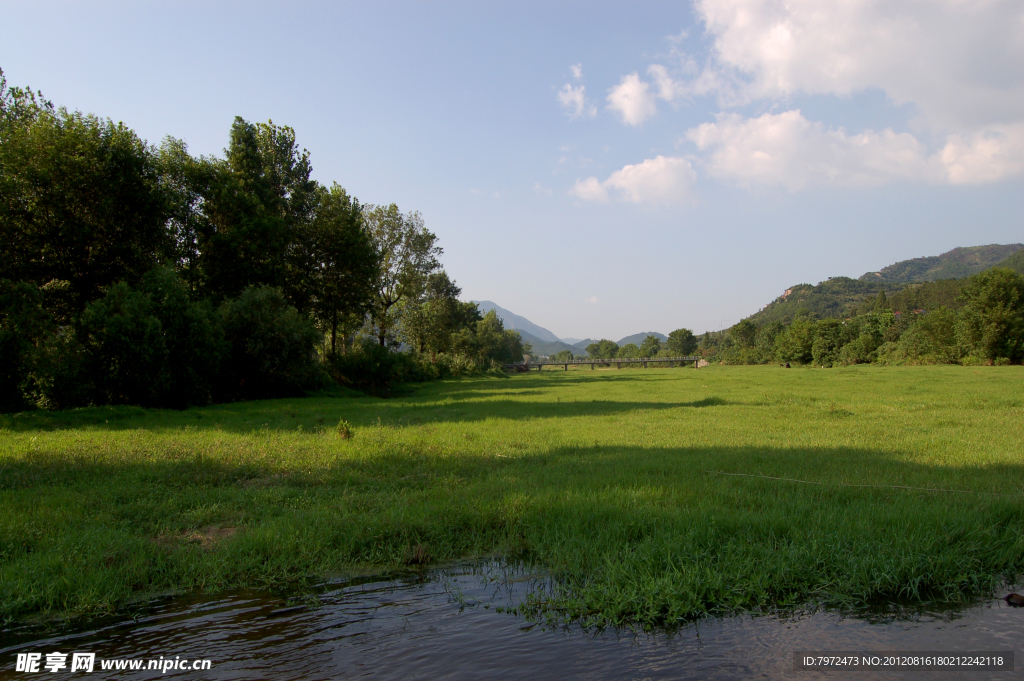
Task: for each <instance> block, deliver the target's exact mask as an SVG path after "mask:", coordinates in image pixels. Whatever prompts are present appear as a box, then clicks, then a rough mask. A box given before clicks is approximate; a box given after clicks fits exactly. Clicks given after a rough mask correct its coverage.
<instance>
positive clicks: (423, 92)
mask: <svg viewBox="0 0 1024 681" xmlns="http://www.w3.org/2000/svg"><path fill="white" fill-rule="evenodd" d="M552 5H553V6H552ZM0 16H2V17H3V23H4V32H3V38H2V40H0V67H2V68H3V69H4V71H5V73H6V75H7V77H8V81H9V82H10V83H11V84H12V85H31V86H32V87H34V88H38V89H42V90H43V92H44V94H45V95H46V96H47V97H48V98H50V99H51V100H53V101H54V102H55V103H57V104H58V105H65V106H68V107H69V108H77V109H80V110H82V111H86V112H91V113H96V114H99V115H101V116H109V117H111V118H113V119H115V120H121V121H124V122H125V123H126V124H128V125H130V126H131V127H133V128H134V129H135V130H137V131H138V132H139V134H140V135H141V136H142V137H144V138H145V139H147V140H149V141H150V142H152V143H158V142H159V141H160V139H161V138H163V137H164V136H165V135H172V136H174V137H178V138H181V139H183V140H185V141H186V142H187V143H188V145H189V148H190V149H191V151H192V152H193V153H196V154H220V153H221V150H222V149H223V147H224V146H225V145H226V144H227V132H228V128H229V126H230V124H231V121H232V119H233V117H234V116H235V115H240V116H243V117H244V118H246V119H248V120H253V121H260V120H267V119H273V120H274V122H276V123H279V124H286V125H290V126H292V127H294V128H295V130H296V133H297V136H298V139H299V142H300V144H301V145H303V146H304V147H306V148H308V149H309V150H310V152H311V156H312V161H313V166H314V175H315V177H316V178H317V179H318V180H320V181H322V182H328V183H329V182H332V181H337V182H339V183H340V184H341V185H343V186H344V187H346V189H348V190H349V191H350V193H352V194H354V195H355V196H357V197H358V198H359V199H360V200H361V201H363V202H364V203H392V202H394V203H397V204H398V205H399V207H400V208H402V209H403V210H419V211H420V212H421V213H422V214H423V216H424V219H425V221H426V224H427V226H428V227H429V228H430V229H431V230H432V231H434V232H435V233H436V234H437V235H438V236H439V237H440V243H441V245H442V246H443V247H444V249H445V255H444V257H443V262H444V264H445V266H446V269H447V270H448V271H449V273H450V274H451V275H452V276H453V277H454V278H455V279H456V281H457V282H458V283H459V284H460V285H461V286H462V287H463V292H464V296H465V297H466V298H467V299H468V298H472V299H477V300H481V299H487V300H492V301H494V302H496V303H498V304H499V305H501V306H502V307H505V308H507V309H510V310H512V311H514V312H516V313H517V314H520V315H523V316H525V317H527V318H529V319H531V320H532V321H534V322H535V323H537V324H540V325H541V326H544V327H546V328H549V329H551V330H552V331H553V332H554V333H556V334H557V335H559V336H562V337H566V336H573V337H578V338H582V337H609V338H619V337H622V336H624V335H627V334H630V333H635V332H638V331H647V330H658V331H662V332H665V333H667V332H669V331H671V330H673V329H675V328H679V327H684V326H685V327H689V328H692V329H694V330H695V331H697V332H702V331H704V330H707V329H718V328H721V327H722V326H723V325H729V324H732V323H735V322H736V321H738V320H739V319H741V318H743V317H744V316H747V315H748V314H750V313H752V312H754V311H756V310H757V309H758V308H759V307H761V306H762V305H764V304H765V303H767V302H769V301H770V300H772V299H773V298H775V297H776V296H778V295H779V294H780V293H782V291H783V290H784V289H785V288H787V287H788V286H790V285H792V284H796V283H801V282H810V283H817V282H818V281H820V280H822V279H825V278H827V277H829V276H834V275H847V276H853V277H856V276H859V275H861V274H863V273H864V272H866V271H871V270H876V269H879V268H881V267H883V266H885V265H887V264H890V263H892V262H895V261H898V260H902V259H906V258H911V257H917V256H923V255H936V254H938V253H941V252H944V251H946V250H949V249H951V248H954V247H956V246H965V245H978V244H987V243H1015V242H1021V241H1024V218H1022V217H1021V216H1022V214H1024V211H1022V209H1024V199H1022V197H1024V192H1022V190H1024V181H1022V178H1024V5H1022V4H1021V3H1020V2H1019V0H1014V1H1013V2H1006V1H1002V2H1001V1H997V0H991V1H985V2H974V3H966V2H962V1H960V0H933V1H931V2H922V1H913V2H904V1H902V0H887V1H886V2H880V1H871V0H851V1H850V2H845V3H834V4H822V3H820V2H818V1H817V0H791V1H790V2H786V3H782V2H779V1H777V0H697V2H695V3H693V4H690V3H686V2H672V3H668V2H644V3H595V2H586V3H583V2H560V3H529V2H515V3H512V2H508V3H497V2H489V3H480V2H472V3H470V2H464V3H459V2H444V3H442V2H438V3H430V4H428V3H412V2H390V3H389V2H373V3H369V2H364V3H322V4H318V3H291V4H289V5H287V6H285V5H284V3H273V4H260V3H253V2H247V3H241V2H239V3H218V2H201V3H200V2H196V3H186V2H175V3H159V2H145V3H139V2H132V3H82V2H75V3H48V2H33V3H10V2H0Z"/></svg>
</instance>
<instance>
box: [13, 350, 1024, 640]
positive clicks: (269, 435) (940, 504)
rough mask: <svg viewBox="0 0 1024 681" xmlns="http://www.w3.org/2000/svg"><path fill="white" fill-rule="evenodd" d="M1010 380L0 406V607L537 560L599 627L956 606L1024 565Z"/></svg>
mask: <svg viewBox="0 0 1024 681" xmlns="http://www.w3.org/2000/svg"><path fill="white" fill-rule="evenodd" d="M1022 386H1024V367H1019V366H1018V367H959V366H928V367H878V366H854V367H846V368H836V369H830V370H829V369H825V370H823V369H810V368H795V369H790V370H786V369H781V368H778V367H722V366H712V367H707V368H704V369H700V370H697V371H695V370H693V369H650V370H643V369H622V370H610V371H608V370H605V371H601V370H598V371H590V370H586V369H583V370H574V371H568V372H564V371H561V370H555V371H547V372H543V373H540V374H538V373H531V374H519V375H514V376H511V377H508V378H496V377H485V378H473V379H462V380H452V381H442V382H436V383H428V384H422V385H417V386H413V387H410V388H409V389H408V390H407V392H406V393H405V394H402V395H398V396H395V397H392V398H389V399H379V398H373V397H368V396H362V395H357V394H355V393H345V394H342V393H335V394H323V395H320V396H312V397H306V398H302V399H283V400H268V401H259V402H243V403H233V404H221V405H215V406H210V407H205V408H195V409H188V410H184V411H173V410H147V409H141V408H134V407H97V408H87V409H77V410H70V411H65V412H25V413H19V414H8V415H3V416H0V617H2V618H3V619H4V620H5V621H6V622H8V623H11V622H16V621H22V620H24V619H26V618H36V617H44V618H47V617H54V616H62V615H68V614H82V613H100V612H105V611H110V610H112V609H115V608H117V607H120V606H122V605H124V604H125V603H128V602H131V601H133V600H136V601H137V600H139V599H145V598H148V597H150V596H152V595H154V594H160V593H174V592H183V591H195V590H218V589H224V588H230V587H238V586H245V587H270V588H279V587H284V586H288V587H289V588H295V587H296V586H298V587H299V588H302V586H303V585H304V584H310V585H311V584H314V583H318V582H320V581H322V580H323V579H324V578H329V577H332V576H344V575H352V574H362V573H373V572H385V571H390V570H395V569H423V568H425V567H427V566H430V565H443V564H445V563H446V562H451V561H454V560H457V559H464V558H473V557H485V556H495V557H501V558H503V559H506V560H509V561H515V562H521V563H524V564H527V565H530V566H536V567H538V568H542V569H543V570H546V571H548V572H549V573H550V574H551V575H552V576H553V578H554V585H555V586H554V587H553V588H552V589H551V590H550V591H546V592H544V593H543V594H537V595H536V597H535V598H534V599H533V600H532V601H531V602H530V603H528V604H526V605H525V607H526V608H527V609H530V608H532V609H535V610H537V611H539V612H541V613H546V614H548V615H555V616H557V617H560V618H566V619H580V620H582V621H584V622H587V623H590V624H598V625H606V624H634V625H640V626H672V625H674V624H677V623H681V622H686V621H689V620H692V619H694V618H698V617H702V616H706V615H713V614H720V613H728V612H736V611H744V610H768V609H774V608H789V607H805V606H809V605H811V606H829V607H841V608H842V607H858V606H864V605H871V604H878V603H892V602H901V603H914V602H920V601H925V600H944V601H954V602H956V601H964V602H965V601H969V600H971V599H973V598H976V597H978V596H981V595H984V594H988V593H991V592H992V591H993V590H994V589H997V588H998V587H999V586H1000V584H1002V583H1003V582H1005V581H1011V582H1012V581H1013V580H1014V579H1015V578H1016V576H1017V575H1018V574H1019V573H1021V572H1022V568H1024V442H1022V437H1021V433H1022V432H1024V390H1022ZM341 420H344V421H346V422H347V423H348V424H350V426H349V427H348V428H347V429H346V428H341V429H340V430H339V428H338V427H337V426H338V423H339V421H341ZM735 474H741V475H735ZM758 476H760V477H758Z"/></svg>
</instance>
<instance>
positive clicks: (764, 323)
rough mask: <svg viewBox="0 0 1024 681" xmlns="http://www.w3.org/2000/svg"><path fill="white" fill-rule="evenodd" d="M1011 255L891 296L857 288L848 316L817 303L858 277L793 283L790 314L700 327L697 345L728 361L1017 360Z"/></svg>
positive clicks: (1022, 320) (1021, 285) (1023, 299)
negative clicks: (964, 275)
mask: <svg viewBox="0 0 1024 681" xmlns="http://www.w3.org/2000/svg"><path fill="white" fill-rule="evenodd" d="M1014 259H1017V260H1024V251H1022V252H1018V253H1016V254H1014V256H1012V257H1011V258H1010V260H1009V261H1007V262H1005V263H1002V264H1008V265H1010V267H1003V266H1000V267H993V268H990V269H988V270H985V271H983V272H980V273H978V274H975V275H974V276H972V277H970V278H968V279H949V280H944V281H936V282H928V283H924V284H912V285H910V286H907V287H906V288H904V289H902V290H900V291H898V292H896V293H894V294H893V295H891V296H887V295H886V294H885V292H884V291H881V292H878V293H877V294H876V295H873V296H863V295H861V298H860V300H858V301H856V302H853V301H850V303H849V304H848V305H846V312H847V316H845V317H840V316H838V315H835V314H833V313H834V310H833V308H831V307H830V306H827V305H824V304H822V305H820V306H818V305H816V303H817V302H819V301H827V300H829V299H831V300H835V299H836V296H835V295H834V293H835V291H834V289H836V288H837V287H845V289H846V290H847V291H849V292H850V295H851V296H853V295H854V294H853V291H855V290H859V288H858V286H857V285H862V282H857V281H854V280H852V279H845V278H843V279H839V280H836V279H832V280H830V281H828V282H823V283H822V284H821V285H819V286H818V287H807V288H806V289H804V288H801V287H794V288H793V289H791V290H790V292H789V295H788V296H787V298H789V297H796V298H795V299H794V302H801V303H802V305H801V307H800V308H799V309H797V310H796V312H795V314H794V315H793V317H792V318H790V319H787V318H778V317H776V316H774V315H767V316H766V315H755V316H754V317H752V318H750V319H745V320H743V321H742V322H740V323H739V324H736V325H735V326H733V327H732V328H730V329H728V330H726V331H722V332H717V333H707V334H704V335H703V336H702V337H701V338H700V342H699V347H698V352H699V353H700V354H702V355H704V356H705V357H707V358H709V359H712V360H719V361H722V362H724V363H726V364H766V363H769V362H789V363H795V364H813V365H815V366H822V367H832V366H838V365H848V364H863V363H870V362H876V363H881V364H1011V363H1020V362H1021V361H1022V360H1024V276H1021V275H1020V274H1018V273H1017V272H1016V271H1014V266H1015V265H1016V264H1017V263H1016V261H1015V260H1014ZM1011 261H1013V262H1011ZM861 293H863V292H861ZM829 294H832V295H831V298H830V296H829ZM816 295H817V298H816ZM800 296H803V298H802V299H801V298H799V297H800ZM779 309H781V306H780V307H779V308H776V311H775V312H778V310H779ZM758 317H760V318H761V323H760V324H758V323H756V320H758ZM766 317H767V318H766Z"/></svg>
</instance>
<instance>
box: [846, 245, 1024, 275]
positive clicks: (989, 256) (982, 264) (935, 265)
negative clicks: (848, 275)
mask: <svg viewBox="0 0 1024 681" xmlns="http://www.w3.org/2000/svg"><path fill="white" fill-rule="evenodd" d="M1022 249H1024V244H1005V245H1002V244H990V245H988V246H966V247H961V248H954V249H953V250H951V251H948V252H946V253H943V254H942V255H933V256H930V257H927V258H913V259H912V260H903V261H900V262H898V263H895V264H893V265H889V266H888V267H883V268H882V269H881V270H879V271H878V272H868V273H866V274H864V275H862V276H861V278H860V280H861V281H864V282H871V283H876V282H877V283H883V284H890V285H891V284H912V283H920V282H925V281H938V280H939V279H964V278H966V277H969V276H971V275H972V274H977V273H978V272H981V271H982V270H986V269H988V268H989V267H992V266H993V265H996V264H997V263H999V262H1000V261H1002V260H1005V259H1006V258H1007V257H1008V256H1011V255H1012V254H1014V253H1019V252H1021V250H1022Z"/></svg>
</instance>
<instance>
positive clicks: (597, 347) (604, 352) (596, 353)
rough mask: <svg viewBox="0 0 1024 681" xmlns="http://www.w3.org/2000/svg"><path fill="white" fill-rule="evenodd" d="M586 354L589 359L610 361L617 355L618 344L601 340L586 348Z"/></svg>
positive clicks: (605, 339)
mask: <svg viewBox="0 0 1024 681" xmlns="http://www.w3.org/2000/svg"><path fill="white" fill-rule="evenodd" d="M587 354H588V355H590V358H591V359H612V358H614V357H616V356H618V354H619V344H618V343H616V342H614V341H610V340H608V339H607V338H602V339H601V340H599V341H597V342H596V343H591V344H590V345H588V346H587Z"/></svg>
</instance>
